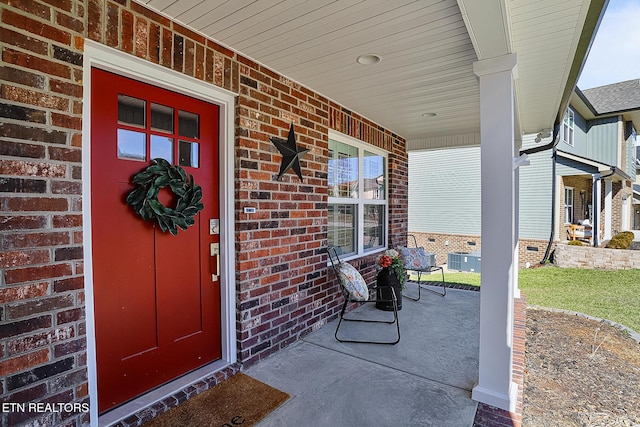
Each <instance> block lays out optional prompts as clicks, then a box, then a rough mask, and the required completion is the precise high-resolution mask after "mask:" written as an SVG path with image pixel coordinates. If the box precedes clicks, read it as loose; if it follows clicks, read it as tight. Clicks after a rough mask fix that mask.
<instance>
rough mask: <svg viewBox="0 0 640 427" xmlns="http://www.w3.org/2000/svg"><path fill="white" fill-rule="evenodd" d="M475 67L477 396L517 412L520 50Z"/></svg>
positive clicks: (473, 396)
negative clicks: (515, 341) (516, 122)
mask: <svg viewBox="0 0 640 427" xmlns="http://www.w3.org/2000/svg"><path fill="white" fill-rule="evenodd" d="M473 71H474V73H475V74H476V75H477V76H478V77H479V79H480V166H481V175H480V176H481V180H482V184H481V198H482V207H481V216H482V219H481V221H482V222H481V235H482V276H481V277H482V278H481V282H482V285H481V287H480V358H479V361H480V371H479V378H478V384H477V385H476V386H475V387H474V388H473V392H472V398H473V399H474V400H477V401H480V402H483V403H487V404H489V405H492V406H495V407H498V408H501V409H505V410H508V411H511V412H515V407H516V400H517V396H518V386H517V384H515V383H514V382H513V381H512V373H511V369H512V361H513V310H514V309H513V297H514V288H515V287H516V286H517V276H516V273H517V268H518V266H517V265H516V264H515V262H516V261H517V256H516V254H515V250H516V245H515V241H516V240H515V239H516V221H515V206H516V202H517V200H516V196H517V193H516V190H515V175H514V162H513V160H514V135H513V133H514V104H513V102H514V93H513V79H514V78H515V73H516V55H515V54H508V55H504V56H501V57H496V58H491V59H485V60H482V61H477V62H475V63H474V64H473Z"/></svg>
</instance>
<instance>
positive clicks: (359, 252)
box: [327, 130, 389, 259]
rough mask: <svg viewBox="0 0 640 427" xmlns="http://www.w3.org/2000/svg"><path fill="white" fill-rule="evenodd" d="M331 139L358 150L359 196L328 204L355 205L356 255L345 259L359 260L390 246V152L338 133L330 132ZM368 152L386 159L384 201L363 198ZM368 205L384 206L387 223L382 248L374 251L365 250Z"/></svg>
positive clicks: (330, 199)
mask: <svg viewBox="0 0 640 427" xmlns="http://www.w3.org/2000/svg"><path fill="white" fill-rule="evenodd" d="M329 139H333V140H335V141H338V142H341V143H343V144H347V145H350V146H352V147H354V148H357V150H358V193H359V194H358V196H359V197H357V198H355V197H328V200H327V204H328V205H333V204H336V205H354V206H355V207H356V211H357V212H356V215H357V216H356V233H357V235H356V239H357V245H356V251H355V253H349V254H345V256H344V259H351V258H358V257H361V256H363V255H369V254H372V253H376V252H381V251H384V250H386V249H387V245H388V235H389V185H388V183H389V152H388V151H386V150H382V149H380V148H377V147H374V146H373V145H370V144H367V143H365V142H363V141H360V140H359V139H356V138H353V137H350V136H348V135H345V134H342V133H339V132H336V131H332V130H330V131H329ZM365 151H367V152H369V153H373V154H377V155H380V156H382V157H383V158H384V168H385V171H384V172H385V180H386V182H385V185H384V199H365V198H364V197H363V194H362V192H363V189H364V173H363V171H364V158H365V156H364V152H365ZM367 205H382V206H384V216H385V221H384V223H383V227H384V230H383V236H382V246H381V247H376V248H372V249H367V250H365V247H364V246H365V245H364V238H365V236H364V232H365V230H364V228H365V227H364V212H365V206H367Z"/></svg>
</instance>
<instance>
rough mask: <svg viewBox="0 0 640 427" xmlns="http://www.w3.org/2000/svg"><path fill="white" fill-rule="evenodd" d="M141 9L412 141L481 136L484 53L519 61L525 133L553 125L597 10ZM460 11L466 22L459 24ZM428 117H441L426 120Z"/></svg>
mask: <svg viewBox="0 0 640 427" xmlns="http://www.w3.org/2000/svg"><path fill="white" fill-rule="evenodd" d="M134 1H137V2H139V3H141V4H147V5H148V6H149V7H151V8H153V9H154V10H156V11H158V12H161V13H163V14H165V15H167V16H170V17H173V18H174V19H176V20H177V21H179V22H181V23H182V24H184V25H186V26H188V27H190V28H192V29H194V30H195V31H199V32H201V33H202V34H205V35H207V36H209V37H211V38H213V39H214V40H216V41H217V42H219V43H221V44H223V45H225V46H229V47H230V48H232V49H235V50H237V51H238V52H240V53H242V54H243V55H246V56H248V57H249V58H251V59H253V60H255V61H257V62H259V63H261V64H264V65H266V66H267V67H269V68H271V69H273V70H276V71H278V72H279V73H281V74H283V75H284V76H286V77H287V78H290V79H293V80H295V81H298V82H299V83H301V84H303V85H305V86H307V87H309V88H311V89H313V90H315V91H317V92H318V93H320V94H322V95H323V96H326V97H328V98H330V99H332V100H334V101H336V102H338V103H339V104H341V105H343V106H344V107H345V108H348V109H351V110H353V111H356V112H358V114H361V115H363V116H365V117H367V118H369V119H371V120H373V121H374V122H376V123H379V124H380V125H382V126H385V127H386V128H388V129H390V130H392V131H393V132H396V133H398V134H399V135H402V136H404V137H405V138H407V139H420V138H438V137H439V136H451V135H456V134H460V133H462V134H465V135H477V134H478V132H479V109H478V104H479V96H480V95H479V87H478V81H477V78H476V76H475V75H474V74H473V72H472V64H473V62H475V61H476V60H477V59H478V53H477V52H478V49H479V50H480V51H481V55H487V52H491V53H489V54H488V55H497V54H499V53H500V52H505V51H509V50H513V51H514V52H517V54H518V78H517V80H516V82H515V84H516V93H517V97H518V99H517V103H518V111H519V122H520V126H521V127H522V129H533V128H537V129H535V130H536V131H538V130H539V129H541V128H543V127H550V126H551V124H552V121H553V120H554V118H555V115H556V114H557V111H556V110H557V108H558V106H559V104H560V100H561V99H560V98H561V97H562V93H563V91H564V87H565V85H566V82H567V79H568V73H569V70H570V69H571V66H572V63H573V55H574V53H575V52H576V49H577V47H576V46H577V42H578V40H579V38H580V31H581V28H582V26H583V25H584V19H585V16H586V11H587V10H588V8H589V6H590V4H591V2H592V0H561V1H558V0H483V1H482V2H478V1H477V0H443V1H440V0H393V1H389V0H306V1H304V0H227V1H224V0H134ZM593 1H595V0H593ZM459 4H461V5H462V6H463V8H464V12H465V14H469V13H471V16H465V17H463V13H462V12H461V11H460V6H459ZM469 27H471V31H472V34H471V36H470V35H469ZM472 37H473V40H472ZM474 43H475V44H476V45H475V48H474ZM364 53H376V54H379V55H381V56H382V62H380V63H379V64H376V65H373V66H361V65H360V64H357V63H356V62H355V59H356V57H357V56H358V55H360V54H364ZM424 112H436V113H438V115H437V116H436V117H433V118H430V119H425V118H424V117H422V116H421V115H422V113H424ZM443 140H444V139H443ZM456 140H458V139H457V138H448V139H447V141H449V142H450V143H451V144H455V141H456Z"/></svg>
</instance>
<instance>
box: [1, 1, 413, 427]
mask: <svg viewBox="0 0 640 427" xmlns="http://www.w3.org/2000/svg"><path fill="white" fill-rule="evenodd" d="M0 21H1V23H2V26H1V28H0V40H1V41H2V64H0V75H1V79H2V86H1V88H0V118H1V120H0V175H1V178H0V192H1V193H2V201H1V202H0V204H1V206H2V212H3V213H2V214H1V215H0V233H1V234H0V246H1V252H0V268H1V275H0V320H1V322H2V323H1V324H0V331H1V333H0V373H1V375H0V377H1V378H2V379H1V380H0V395H1V396H0V402H75V403H86V402H88V375H87V369H86V366H87V360H86V343H87V336H86V325H85V304H84V299H85V295H84V276H83V274H84V270H83V257H84V253H83V222H82V199H81V197H82V183H81V176H82V166H83V165H82V162H81V157H82V156H81V154H82V153H81V143H82V132H83V128H82V115H81V113H82V95H83V90H84V89H85V88H84V87H83V86H82V72H83V68H82V67H83V56H82V50H83V44H84V40H85V38H88V39H91V40H94V41H96V42H99V43H102V44H104V45H107V46H110V47H113V48H115V49H118V50H121V51H124V52H127V53H130V54H131V55H135V56H137V57H139V58H142V59H144V60H147V61H150V62H153V63H156V64H160V65H162V66H164V67H166V68H169V69H172V70H175V71H178V72H181V73H183V74H186V75H189V76H192V77H194V78H196V79H199V80H202V81H205V82H208V83H211V84H213V85H216V86H218V87H222V88H225V89H228V90H230V91H233V92H235V93H237V94H238V98H237V104H236V105H237V108H236V111H235V126H236V128H235V135H236V138H235V220H236V232H235V239H236V240H235V241H236V251H237V252H236V273H237V276H236V285H237V297H238V298H237V333H238V357H239V361H240V362H242V363H244V364H245V365H250V364H252V363H255V362H256V361H258V360H260V359H262V358H264V357H266V356H268V355H270V354H272V353H274V352H275V351H277V350H278V349H280V348H282V347H284V346H286V345H288V344H290V343H292V342H293V341H295V340H297V339H298V338H300V337H301V336H302V335H304V334H306V333H308V332H310V331H312V330H313V329H315V328H318V327H320V326H321V325H323V324H325V323H326V322H327V321H328V320H330V319H332V318H333V317H335V316H336V312H337V310H338V306H339V304H340V299H339V297H337V296H338V288H337V283H336V281H335V279H333V278H332V277H330V276H329V275H328V269H327V267H326V256H325V255H324V254H323V253H322V248H323V247H324V246H326V231H327V209H326V205H327V156H328V131H329V129H333V130H336V131H339V132H343V133H345V134H348V135H350V136H352V137H355V138H358V139H360V140H362V141H365V142H368V143H370V144H372V145H374V146H376V147H380V148H383V149H386V150H388V151H389V152H390V154H389V189H390V191H389V192H390V195H391V196H390V201H389V212H390V216H389V235H390V236H404V235H405V234H406V223H407V192H408V187H407V155H406V149H405V141H404V140H403V139H402V138H401V137H399V136H397V135H394V134H392V133H391V132H389V131H388V130H385V129H383V128H381V127H379V126H378V125H376V124H375V123H372V122H370V121H369V120H367V119H366V118H364V117H361V116H359V115H358V114H356V113H355V112H351V111H348V110H346V109H345V108H343V107H342V106H340V105H337V104H335V103H333V102H331V101H329V100H328V99H326V98H324V97H323V96H321V95H319V94H317V93H315V92H313V91H311V90H309V89H308V88H306V87H304V86H301V85H299V84H298V83H296V82H293V81H291V80H289V79H287V78H286V77H284V76H281V75H279V74H277V73H276V72H274V71H272V70H269V69H266V68H264V67H262V66H260V65H259V64H257V63H255V62H253V61H252V60H250V59H248V58H244V57H242V56H240V55H238V54H236V53H235V52H233V51H231V50H229V49H227V48H225V47H222V46H220V45H219V44H217V43H215V42H214V41H212V40H209V39H206V38H204V37H203V36H202V35H200V34H197V33H195V32H193V31H191V30H189V29H188V28H185V27H183V26H181V25H179V24H177V23H175V22H172V21H170V20H169V19H167V18H165V17H163V16H161V15H158V14H156V13H154V12H152V11H150V10H148V9H146V8H144V7H143V6H141V5H140V4H138V3H135V2H133V1H131V0H113V1H112V0H59V1H50V0H0ZM291 123H293V124H294V126H295V132H296V135H297V142H298V144H299V145H302V146H304V147H306V148H309V149H310V150H311V151H310V152H309V153H308V154H307V155H306V156H305V157H304V160H303V162H302V169H303V174H304V180H303V182H299V180H298V177H297V176H296V175H295V174H293V173H291V172H289V173H287V174H286V175H285V176H283V177H282V179H281V180H277V179H276V177H277V173H278V171H279V166H280V159H281V157H280V155H279V153H278V151H277V150H276V149H275V147H274V146H273V144H272V143H271V142H270V141H269V137H271V136H276V135H277V136H280V137H286V135H287V133H288V130H289V125H290V124H291ZM84 131H86V130H84ZM245 206H253V207H256V208H257V212H256V213H255V214H250V215H248V214H244V213H243V210H242V208H243V207H245ZM392 238H393V237H392ZM354 264H355V265H356V266H358V268H360V269H362V270H363V272H364V275H365V277H367V278H369V279H370V280H371V279H372V278H373V275H374V267H373V265H374V257H373V256H369V257H363V258H360V259H358V260H355V261H354ZM232 373H233V370H232V371H230V373H227V374H232ZM227 374H225V375H227ZM221 379H223V378H222V377H221V378H218V379H216V380H215V381H210V382H208V383H215V382H216V381H217V380H221ZM174 400H176V399H174ZM176 402H177V400H176ZM165 406H166V407H163V408H161V409H157V408H156V409H157V411H156V409H154V412H152V413H154V414H155V413H156V412H162V411H164V410H166V409H167V408H169V407H170V406H171V405H165ZM0 416H2V417H3V418H2V421H1V422H0V423H2V424H14V423H17V422H19V421H23V420H25V419H27V418H29V417H33V419H32V420H31V422H32V423H34V424H36V423H41V424H45V425H52V424H63V423H66V424H68V425H80V424H84V423H86V422H88V415H87V414H86V413H82V412H79V413H65V414H56V413H49V414H45V415H42V414H40V415H36V414H20V413H17V412H15V413H11V414H8V413H3V414H0ZM145 417H146V418H145ZM143 419H148V412H147V414H146V415H141V416H140V417H138V418H135V417H134V419H132V420H131V422H130V423H129V424H131V425H136V424H137V423H139V422H140V420H143Z"/></svg>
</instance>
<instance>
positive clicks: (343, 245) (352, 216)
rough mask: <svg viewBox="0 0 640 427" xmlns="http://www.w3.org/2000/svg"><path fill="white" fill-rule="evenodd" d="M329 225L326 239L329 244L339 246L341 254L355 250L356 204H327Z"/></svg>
mask: <svg viewBox="0 0 640 427" xmlns="http://www.w3.org/2000/svg"><path fill="white" fill-rule="evenodd" d="M328 209H329V218H328V222H329V224H328V225H329V227H328V235H327V240H328V242H327V243H328V244H329V246H334V247H336V248H339V253H341V254H351V253H355V252H356V248H357V241H356V230H357V229H356V206H355V205H345V204H339V205H338V204H336V205H329V207H328Z"/></svg>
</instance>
